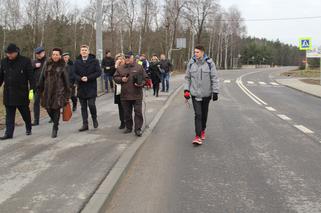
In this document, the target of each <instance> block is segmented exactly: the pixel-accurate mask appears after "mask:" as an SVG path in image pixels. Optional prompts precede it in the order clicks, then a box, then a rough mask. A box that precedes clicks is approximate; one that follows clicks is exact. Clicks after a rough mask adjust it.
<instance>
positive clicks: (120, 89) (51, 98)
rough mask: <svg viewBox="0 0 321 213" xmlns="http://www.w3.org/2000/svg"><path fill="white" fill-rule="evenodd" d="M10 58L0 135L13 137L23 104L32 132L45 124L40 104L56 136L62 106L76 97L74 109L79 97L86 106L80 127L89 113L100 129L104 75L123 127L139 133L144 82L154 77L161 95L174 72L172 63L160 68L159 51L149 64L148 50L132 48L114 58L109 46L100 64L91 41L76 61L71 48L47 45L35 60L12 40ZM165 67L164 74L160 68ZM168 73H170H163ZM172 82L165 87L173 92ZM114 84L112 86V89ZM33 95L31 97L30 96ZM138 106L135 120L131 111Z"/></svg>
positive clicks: (0, 80)
mask: <svg viewBox="0 0 321 213" xmlns="http://www.w3.org/2000/svg"><path fill="white" fill-rule="evenodd" d="M5 52H6V56H7V57H6V58H4V59H3V60H1V68H0V86H1V85H2V84H4V93H3V96H4V97H3V98H4V106H5V108H6V131H5V134H4V135H3V136H2V137H0V139H1V140H6V139H11V138H13V134H14V128H15V115H16V110H17V109H18V110H19V112H20V114H21V115H22V118H23V120H24V122H25V125H26V135H31V134H32V126H38V125H39V124H40V111H41V106H42V107H43V108H45V109H46V111H47V113H48V115H49V117H50V123H53V127H52V132H51V136H52V138H56V137H57V135H58V129H59V120H60V117H61V116H60V115H61V111H62V108H63V107H65V106H66V105H67V104H68V103H69V101H70V100H71V101H72V110H73V111H76V110H77V102H78V100H79V103H80V106H81V115H82V121H83V123H82V126H81V127H80V129H79V131H80V132H83V131H86V130H88V129H89V114H88V109H89V112H90V114H91V118H92V125H93V127H94V128H98V126H99V124H98V118H97V108H96V98H97V78H99V77H100V76H101V75H102V71H103V76H104V79H105V89H106V92H107V93H108V92H109V91H114V92H115V103H116V104H118V109H119V118H120V121H121V122H120V123H121V124H120V127H119V128H120V129H125V133H126V134H127V133H130V132H132V131H133V130H134V132H135V134H136V135H137V136H141V135H142V126H143V123H144V120H143V112H142V100H143V87H144V86H145V85H146V84H147V82H149V81H150V79H151V80H152V82H153V86H154V95H155V96H158V95H159V84H160V83H161V82H162V77H163V76H165V74H166V75H169V73H170V72H171V64H170V63H169V62H167V61H166V63H164V62H163V63H164V64H166V66H167V67H163V68H162V67H161V63H162V62H160V61H159V60H158V58H157V56H156V55H154V56H153V60H152V62H151V63H149V62H148V61H147V60H146V57H145V56H144V55H142V56H140V57H139V58H138V59H137V58H135V57H134V55H133V54H132V52H128V53H126V54H125V55H123V54H118V55H116V58H115V59H114V58H113V57H112V55H111V52H110V51H109V50H107V51H106V56H105V57H104V59H103V61H102V63H101V65H100V63H99V61H98V60H97V59H96V58H95V55H93V54H91V53H90V48H89V46H87V45H82V46H81V47H80V55H79V56H78V57H77V58H76V60H75V61H74V62H73V61H72V60H71V58H70V54H69V53H68V52H63V51H62V49H60V48H54V49H52V50H51V52H50V55H49V56H47V54H46V51H45V49H44V48H43V47H38V48H36V49H35V50H34V54H35V59H34V60H30V59H29V58H27V57H24V56H22V55H21V53H20V49H19V48H18V47H17V46H16V45H15V44H9V45H8V47H7V48H6V50H5ZM161 69H164V70H165V72H164V73H165V74H164V73H162V72H161ZM164 78H165V77H164ZM166 85H167V87H166V88H165V86H164V87H163V90H164V91H165V90H166V91H168V88H169V84H168V83H167V84H166ZM109 87H110V89H109ZM31 96H32V98H30V97H31ZM31 100H33V111H34V118H33V122H32V121H31V120H32V119H31V112H30V108H29V104H30V101H31ZM133 111H134V114H135V116H134V119H132V113H133Z"/></svg>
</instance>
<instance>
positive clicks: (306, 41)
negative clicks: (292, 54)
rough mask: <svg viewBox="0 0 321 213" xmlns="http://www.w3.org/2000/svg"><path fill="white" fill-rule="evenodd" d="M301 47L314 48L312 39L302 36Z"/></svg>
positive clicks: (303, 48)
mask: <svg viewBox="0 0 321 213" xmlns="http://www.w3.org/2000/svg"><path fill="white" fill-rule="evenodd" d="M299 48H300V50H312V39H311V38H300V44H299Z"/></svg>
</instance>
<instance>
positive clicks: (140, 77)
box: [133, 74, 144, 85]
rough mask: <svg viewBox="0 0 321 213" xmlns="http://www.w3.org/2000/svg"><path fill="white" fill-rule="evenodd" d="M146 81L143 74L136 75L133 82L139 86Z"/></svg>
mask: <svg viewBox="0 0 321 213" xmlns="http://www.w3.org/2000/svg"><path fill="white" fill-rule="evenodd" d="M143 81H144V75H143V74H136V75H134V76H133V82H134V84H137V85H142V84H143Z"/></svg>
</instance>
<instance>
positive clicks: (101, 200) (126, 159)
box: [80, 85, 183, 213]
mask: <svg viewBox="0 0 321 213" xmlns="http://www.w3.org/2000/svg"><path fill="white" fill-rule="evenodd" d="M182 88H183V85H180V86H179V87H178V88H177V89H176V90H175V91H174V92H173V93H172V94H171V95H170V97H169V98H168V99H167V101H166V103H165V105H164V106H163V107H162V108H161V109H160V111H159V112H158V113H157V114H156V116H155V117H154V118H153V120H152V121H151V123H150V124H149V128H148V129H146V130H145V131H144V134H143V136H142V137H141V138H138V139H137V140H136V141H135V142H134V143H133V144H132V145H130V146H129V147H128V148H127V150H126V151H125V152H124V153H123V154H122V156H121V157H120V158H119V160H118V161H117V162H116V164H115V165H114V167H113V168H112V169H111V170H110V172H109V174H108V175H107V177H106V178H105V180H104V181H103V182H102V183H101V184H100V186H99V187H98V189H97V190H96V192H95V193H94V194H93V196H92V197H91V198H90V200H89V202H88V203H87V204H86V205H85V207H84V208H83V209H82V210H80V212H82V213H100V212H104V211H105V210H106V207H107V203H108V201H109V200H110V198H111V197H112V195H113V193H114V191H115V189H116V187H117V185H118V184H119V182H120V180H121V178H122V177H123V176H124V175H125V174H126V172H127V169H128V168H129V166H130V164H131V162H132V160H133V159H134V157H135V156H136V154H137V153H138V151H139V149H140V148H141V147H142V145H143V144H144V143H145V142H146V140H147V139H148V137H149V136H150V135H151V133H152V131H153V130H154V128H155V127H156V125H157V123H158V122H159V120H160V119H161V117H162V115H163V114H164V112H165V110H166V109H167V108H168V106H169V105H170V103H171V102H172V101H173V99H174V98H175V96H176V95H178V93H179V92H180V90H181V89H182Z"/></svg>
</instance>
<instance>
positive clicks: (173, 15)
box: [165, 0, 187, 59]
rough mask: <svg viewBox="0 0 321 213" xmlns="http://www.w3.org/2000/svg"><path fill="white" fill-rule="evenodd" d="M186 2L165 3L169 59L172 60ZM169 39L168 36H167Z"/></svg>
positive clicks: (169, 0) (176, 0)
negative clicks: (180, 19)
mask: <svg viewBox="0 0 321 213" xmlns="http://www.w3.org/2000/svg"><path fill="white" fill-rule="evenodd" d="M186 5H187V1H186V0H166V1H165V17H166V18H165V20H166V22H165V23H166V26H167V29H168V30H169V32H168V36H169V37H170V38H169V48H168V52H167V55H168V58H169V59H171V58H172V51H173V48H174V46H175V39H176V35H177V28H178V23H179V18H180V17H181V13H182V11H183V9H184V8H185V7H186ZM166 37H167V36H166Z"/></svg>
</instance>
